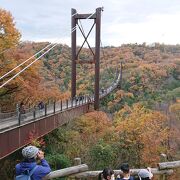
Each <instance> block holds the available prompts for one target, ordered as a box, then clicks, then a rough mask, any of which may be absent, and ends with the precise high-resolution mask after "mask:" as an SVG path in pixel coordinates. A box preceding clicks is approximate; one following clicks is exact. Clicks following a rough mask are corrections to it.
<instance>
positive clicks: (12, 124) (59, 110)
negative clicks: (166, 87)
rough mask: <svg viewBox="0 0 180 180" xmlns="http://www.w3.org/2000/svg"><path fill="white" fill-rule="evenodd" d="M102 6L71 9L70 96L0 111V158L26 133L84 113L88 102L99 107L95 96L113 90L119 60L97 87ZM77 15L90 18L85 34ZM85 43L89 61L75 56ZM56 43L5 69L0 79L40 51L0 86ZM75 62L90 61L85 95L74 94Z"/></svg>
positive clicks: (38, 133)
mask: <svg viewBox="0 0 180 180" xmlns="http://www.w3.org/2000/svg"><path fill="white" fill-rule="evenodd" d="M102 10H103V9H102V8H97V9H96V12H95V13H93V14H78V13H77V11H76V10H75V9H72V11H71V12H72V15H71V22H72V29H71V37H72V43H71V49H72V53H71V55H72V69H71V71H72V72H71V98H70V99H67V100H65V101H57V102H53V103H49V104H45V106H44V108H43V109H38V108H37V107H33V108H30V109H25V110H24V112H23V113H21V112H20V111H19V107H17V110H16V111H15V112H10V113H0V147H1V148H0V159H2V158H4V157H6V156H8V155H10V154H11V153H13V152H14V151H16V150H17V149H19V148H21V147H23V146H25V145H27V144H29V143H30V139H29V135H30V134H31V133H33V138H39V137H42V136H44V135H46V134H48V133H49V132H51V131H52V130H54V129H56V128H58V127H60V126H62V125H64V124H66V123H68V122H69V121H71V120H72V119H74V118H76V117H78V116H80V115H82V114H85V113H87V112H88V111H89V109H90V106H91V105H94V109H95V110H98V109H99V100H100V99H101V98H103V97H105V96H107V95H108V94H110V93H111V92H112V91H113V90H115V89H116V88H117V87H118V86H119V85H120V84H121V79H122V64H121V68H120V69H119V70H118V71H117V73H116V79H115V80H114V81H113V82H112V84H111V85H110V86H109V87H108V88H107V89H103V91H102V89H101V90H100V88H99V81H100V78H99V76H100V42H101V40H100V27H101V26H100V25H101V11H102ZM80 19H92V20H94V23H93V25H92V27H91V29H90V31H89V33H88V34H87V35H85V33H84V31H83V29H82V27H80V26H79V23H78V22H80ZM94 27H95V28H96V29H95V33H96V35H95V48H94V50H93V48H91V47H90V44H89V43H88V40H87V39H88V37H89V34H90V33H91V31H92V29H93V28H94ZM77 28H79V29H80V32H81V33H82V35H83V37H84V42H83V44H82V46H81V47H80V48H79V50H78V51H77V49H78V48H77V45H76V30H77ZM85 43H87V45H88V47H89V49H90V51H91V53H92V60H91V61H82V60H79V58H78V56H79V54H80V51H81V49H82V47H83V45H84V44H85ZM57 44H58V43H55V44H48V45H47V46H46V47H45V48H43V49H42V50H40V51H39V52H37V53H36V54H35V55H33V56H32V57H30V58H28V59H27V60H25V61H24V62H23V63H21V64H19V65H18V66H17V67H15V68H14V69H12V70H11V71H9V72H7V73H6V74H4V75H3V76H1V77H0V80H1V79H3V78H4V77H6V76H7V75H9V74H10V73H11V72H13V71H14V70H15V69H17V68H18V67H20V66H22V65H23V64H24V63H26V62H28V61H29V60H30V59H33V58H35V57H36V56H37V55H38V54H40V53H41V55H40V56H39V57H38V58H36V59H35V60H33V61H32V62H31V63H30V64H29V65H27V66H26V67H24V68H23V69H21V70H20V71H19V72H18V73H16V74H15V75H14V76H12V77H11V78H10V79H8V80H7V81H6V82H4V83H3V84H1V85H0V88H3V87H4V86H6V85H7V84H8V83H9V82H10V81H12V80H13V79H14V78H16V77H17V76H18V75H19V74H21V73H22V72H23V71H25V70H26V69H27V68H28V67H30V66H32V65H33V64H34V63H35V62H36V61H38V60H39V59H40V58H41V57H43V56H44V55H45V54H47V53H48V52H50V50H51V49H53V48H54V47H56V45H57ZM78 63H83V64H84V63H88V64H94V66H95V87H94V94H91V95H87V96H80V97H77V96H76V65H77V64H78Z"/></svg>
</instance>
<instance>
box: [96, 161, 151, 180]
mask: <svg viewBox="0 0 180 180" xmlns="http://www.w3.org/2000/svg"><path fill="white" fill-rule="evenodd" d="M120 169H121V171H122V174H118V175H117V177H115V174H114V171H113V170H112V169H110V168H105V169H104V170H103V171H102V173H100V174H99V178H98V179H99V180H151V179H152V177H153V174H152V172H151V169H150V168H147V169H140V171H139V172H138V177H133V176H131V175H130V168H129V164H128V163H123V164H122V165H121V166H120Z"/></svg>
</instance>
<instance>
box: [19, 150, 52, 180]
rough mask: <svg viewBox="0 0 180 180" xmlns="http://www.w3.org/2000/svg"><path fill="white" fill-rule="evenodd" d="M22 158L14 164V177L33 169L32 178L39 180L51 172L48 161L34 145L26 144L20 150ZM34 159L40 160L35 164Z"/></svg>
mask: <svg viewBox="0 0 180 180" xmlns="http://www.w3.org/2000/svg"><path fill="white" fill-rule="evenodd" d="M22 155H23V157H24V160H23V161H22V162H21V163H19V164H17V165H16V179H18V178H17V177H18V176H19V175H24V174H27V173H29V174H30V172H31V171H33V173H32V175H31V179H32V180H41V179H42V178H43V177H44V176H46V175H47V174H49V173H50V172H51V168H50V166H49V164H48V162H47V161H46V160H45V159H44V152H42V151H41V150H39V149H38V148H37V147H35V146H27V147H25V148H24V149H23V150H22ZM36 160H40V164H37V162H36Z"/></svg>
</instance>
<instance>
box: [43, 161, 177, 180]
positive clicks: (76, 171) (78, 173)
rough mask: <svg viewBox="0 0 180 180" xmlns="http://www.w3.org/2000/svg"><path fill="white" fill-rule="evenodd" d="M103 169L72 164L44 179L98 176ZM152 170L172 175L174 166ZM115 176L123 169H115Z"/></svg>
mask: <svg viewBox="0 0 180 180" xmlns="http://www.w3.org/2000/svg"><path fill="white" fill-rule="evenodd" d="M140 170H141V169H131V170H130V173H131V175H137V174H138V173H139V171H140ZM101 172H102V170H101V171H88V166H87V165H86V164H82V165H78V166H72V167H69V168H64V169H60V170H56V171H52V172H50V173H49V174H48V175H46V176H45V177H44V178H43V180H47V179H53V178H59V177H66V176H68V177H69V178H72V179H80V178H95V177H96V178H97V177H98V175H99V173H101ZM151 172H152V173H153V174H154V175H171V174H172V173H173V167H172V169H167V170H160V169H158V168H151ZM114 174H115V176H117V175H119V174H122V171H121V170H114Z"/></svg>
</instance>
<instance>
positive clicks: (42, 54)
mask: <svg viewBox="0 0 180 180" xmlns="http://www.w3.org/2000/svg"><path fill="white" fill-rule="evenodd" d="M57 44H58V43H56V44H54V45H53V46H52V47H51V48H49V49H48V50H47V51H46V52H44V53H43V54H42V55H41V56H39V57H38V58H36V59H35V60H34V61H32V62H31V63H30V64H29V65H27V66H26V67H25V68H23V69H22V70H21V71H19V72H18V73H17V74H15V75H14V76H13V77H12V78H10V79H9V80H8V81H6V82H5V83H4V84H2V85H1V86H0V88H2V87H4V86H5V85H6V84H7V83H8V82H10V81H11V80H13V79H14V78H15V77H17V76H18V75H19V74H21V73H22V72H23V71H24V70H26V69H27V68H28V67H30V66H31V65H32V64H34V63H35V62H36V61H37V60H38V59H40V58H41V57H43V56H44V55H45V54H47V53H48V52H49V51H50V50H51V49H53V48H54V47H55V46H57Z"/></svg>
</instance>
